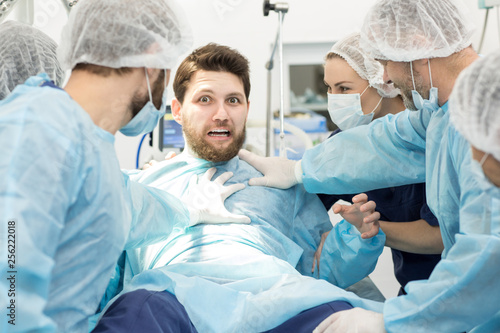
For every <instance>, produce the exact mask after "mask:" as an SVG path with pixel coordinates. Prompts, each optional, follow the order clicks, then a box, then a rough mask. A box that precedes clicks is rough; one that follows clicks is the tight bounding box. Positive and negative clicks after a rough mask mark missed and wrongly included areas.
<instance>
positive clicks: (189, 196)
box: [181, 168, 250, 226]
mask: <svg viewBox="0 0 500 333" xmlns="http://www.w3.org/2000/svg"><path fill="white" fill-rule="evenodd" d="M216 171H217V169H216V168H210V169H208V171H207V172H205V174H204V175H203V176H202V177H201V178H200V179H198V175H194V176H193V177H191V179H190V181H189V186H188V189H187V191H186V192H185V194H184V195H183V197H182V198H181V200H182V201H183V202H184V203H185V204H186V206H187V207H188V209H189V212H190V217H191V218H190V225H191V226H193V225H196V224H199V223H212V224H213V223H250V218H249V217H248V216H244V215H236V214H233V213H230V212H229V211H228V210H227V209H226V207H225V206H224V201H225V200H226V199H227V198H228V197H229V196H231V195H232V194H233V193H235V192H238V191H239V190H242V189H244V188H245V185H244V184H233V185H229V186H224V184H225V183H226V182H227V181H228V180H229V179H230V178H231V177H232V176H233V173H232V172H225V173H223V174H222V175H220V176H219V177H217V178H216V179H215V180H214V181H212V180H211V179H212V177H213V175H214V174H215V172H216Z"/></svg>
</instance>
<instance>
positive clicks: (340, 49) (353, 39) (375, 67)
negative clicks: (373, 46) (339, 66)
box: [329, 32, 399, 98]
mask: <svg viewBox="0 0 500 333" xmlns="http://www.w3.org/2000/svg"><path fill="white" fill-rule="evenodd" d="M359 40H360V35H359V32H355V33H353V34H351V35H348V36H346V37H345V38H343V39H341V40H339V41H338V42H336V43H335V44H334V45H333V46H332V48H331V50H330V52H329V53H335V54H337V55H339V56H341V57H342V58H343V59H344V60H345V61H347V63H348V64H349V66H351V67H352V69H354V71H356V73H358V75H359V76H360V77H361V78H362V79H364V80H367V81H368V83H369V84H370V86H372V87H374V88H375V89H377V91H378V93H379V95H380V96H382V97H389V98H392V97H396V96H397V95H398V94H399V89H396V88H394V85H393V84H385V83H384V78H383V76H384V68H383V67H382V65H381V64H380V63H379V62H378V61H376V60H375V59H373V58H372V57H370V56H369V55H368V54H367V53H366V52H364V51H363V50H362V49H361V48H360V46H359Z"/></svg>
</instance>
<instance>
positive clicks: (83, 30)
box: [58, 0, 192, 69]
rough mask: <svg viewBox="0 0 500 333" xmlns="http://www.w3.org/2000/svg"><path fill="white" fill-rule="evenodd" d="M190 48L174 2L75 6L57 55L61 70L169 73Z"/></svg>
mask: <svg viewBox="0 0 500 333" xmlns="http://www.w3.org/2000/svg"><path fill="white" fill-rule="evenodd" d="M191 43H192V35H191V28H190V27H189V25H188V24H187V22H186V19H185V17H184V15H182V11H181V10H180V8H179V5H178V4H177V3H175V2H174V1H173V0H105V1H103V0H80V1H79V2H78V4H77V5H76V6H75V7H74V8H73V9H72V10H71V13H70V16H69V19H68V23H67V24H66V26H65V28H64V30H63V33H62V39H61V46H60V47H59V50H58V55H59V57H60V61H61V65H62V66H63V68H64V69H72V68H73V67H74V66H75V65H76V64H78V63H88V64H94V65H100V66H104V67H111V68H121V67H148V68H163V69H165V68H166V69H168V68H173V67H174V65H175V61H176V60H177V58H178V57H179V55H180V54H182V53H183V52H185V51H187V50H188V48H189V47H190V46H191Z"/></svg>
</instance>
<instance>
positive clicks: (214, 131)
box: [208, 129, 231, 137]
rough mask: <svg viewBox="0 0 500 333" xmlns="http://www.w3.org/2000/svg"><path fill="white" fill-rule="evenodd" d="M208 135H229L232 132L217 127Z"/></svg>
mask: <svg viewBox="0 0 500 333" xmlns="http://www.w3.org/2000/svg"><path fill="white" fill-rule="evenodd" d="M208 136H214V137H229V136H231V132H230V131H228V130H222V129H216V130H213V131H210V132H208Z"/></svg>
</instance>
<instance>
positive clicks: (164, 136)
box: [158, 105, 184, 151]
mask: <svg viewBox="0 0 500 333" xmlns="http://www.w3.org/2000/svg"><path fill="white" fill-rule="evenodd" d="M158 133H159V135H158V149H159V150H160V151H163V150H165V149H166V150H168V149H175V150H177V149H179V150H180V151H182V150H183V149H184V137H183V136H182V126H181V125H179V124H178V123H177V122H176V121H175V120H174V117H173V116H172V109H171V107H170V105H168V106H167V112H166V113H165V115H164V116H163V118H162V119H160V123H159V131H158Z"/></svg>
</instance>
